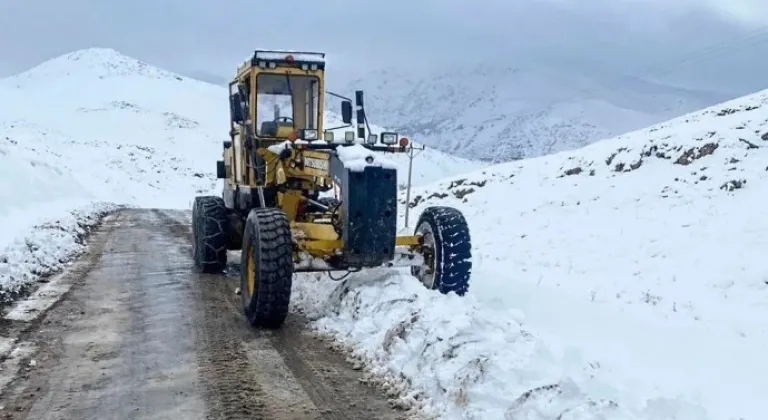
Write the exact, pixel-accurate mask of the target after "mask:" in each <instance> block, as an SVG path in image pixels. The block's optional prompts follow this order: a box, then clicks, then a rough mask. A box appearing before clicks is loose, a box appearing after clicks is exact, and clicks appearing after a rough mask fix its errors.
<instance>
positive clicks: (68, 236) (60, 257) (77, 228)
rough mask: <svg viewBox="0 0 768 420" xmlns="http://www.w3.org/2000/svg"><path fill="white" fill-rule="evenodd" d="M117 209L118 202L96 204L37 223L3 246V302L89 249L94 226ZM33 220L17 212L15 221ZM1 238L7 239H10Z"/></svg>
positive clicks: (0, 298)
mask: <svg viewBox="0 0 768 420" xmlns="http://www.w3.org/2000/svg"><path fill="white" fill-rule="evenodd" d="M117 208H118V206H116V205H114V204H109V203H93V204H90V205H87V206H84V207H82V208H79V209H76V210H74V211H71V212H69V213H67V214H66V215H65V216H64V217H58V218H53V219H50V218H49V219H48V220H46V221H45V222H43V223H39V224H35V225H34V226H33V227H32V229H31V230H30V231H29V232H28V233H27V234H26V235H24V236H21V237H16V238H13V239H11V241H10V243H5V244H4V246H3V247H2V248H0V304H2V303H7V302H9V301H11V300H13V299H14V298H15V297H16V296H18V295H19V294H20V293H23V292H24V291H25V290H26V289H27V288H28V287H30V286H31V285H33V284H35V283H36V282H38V281H40V280H41V279H42V278H44V277H46V276H49V275H51V274H54V273H56V272H58V271H61V270H62V269H63V268H65V267H66V266H67V265H68V263H70V262H71V261H72V260H73V259H75V258H76V257H77V256H79V255H80V254H81V253H82V252H83V251H84V250H85V248H86V242H85V240H86V236H87V234H88V233H89V232H90V231H91V229H92V228H93V227H95V226H96V225H97V224H98V223H99V222H100V221H101V218H102V217H103V216H104V215H106V214H107V213H109V212H110V211H112V210H115V209H117ZM29 219H30V218H29V215H26V217H25V216H23V215H14V221H18V222H26V221H28V220H29ZM33 220H34V219H33ZM0 239H6V241H7V238H0Z"/></svg>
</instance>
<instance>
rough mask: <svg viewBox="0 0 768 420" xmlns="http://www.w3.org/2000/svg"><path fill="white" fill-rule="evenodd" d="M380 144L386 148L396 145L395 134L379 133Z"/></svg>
mask: <svg viewBox="0 0 768 420" xmlns="http://www.w3.org/2000/svg"><path fill="white" fill-rule="evenodd" d="M381 142H382V143H384V144H386V145H387V146H391V145H393V144H396V143H397V133H381Z"/></svg>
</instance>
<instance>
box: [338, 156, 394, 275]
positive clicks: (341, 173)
mask: <svg viewBox="0 0 768 420" xmlns="http://www.w3.org/2000/svg"><path fill="white" fill-rule="evenodd" d="M330 169H331V171H330V172H331V177H332V178H333V180H334V182H335V183H336V184H338V185H339V186H340V187H341V192H342V194H341V199H342V209H343V211H344V215H345V217H344V226H343V235H342V239H343V240H344V260H345V262H346V263H347V264H348V265H349V266H350V267H373V266H378V265H381V264H384V263H385V262H388V261H391V260H392V259H393V258H394V253H395V237H396V235H397V170H395V169H389V168H383V167H378V166H366V167H365V168H364V169H363V170H355V171H352V170H350V169H349V168H347V167H345V166H344V163H343V162H342V161H341V160H340V159H339V158H338V157H336V156H332V157H331V168H330ZM355 169H359V168H355Z"/></svg>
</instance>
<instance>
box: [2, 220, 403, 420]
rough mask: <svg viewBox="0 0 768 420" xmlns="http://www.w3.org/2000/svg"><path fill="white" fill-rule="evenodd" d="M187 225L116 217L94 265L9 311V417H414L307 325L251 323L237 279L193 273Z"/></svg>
mask: <svg viewBox="0 0 768 420" xmlns="http://www.w3.org/2000/svg"><path fill="white" fill-rule="evenodd" d="M186 220H187V215H186V214H184V212H170V211H158V210H121V211H119V212H117V213H114V214H112V215H110V216H109V217H108V218H107V219H106V220H105V221H104V223H103V225H102V226H101V227H100V228H99V229H98V230H97V231H96V232H95V233H94V234H93V236H91V240H90V243H91V245H90V248H89V253H88V254H87V255H86V256H84V257H83V258H82V259H81V260H79V261H78V262H77V263H76V264H75V265H74V266H73V267H72V268H71V269H70V270H69V271H68V272H67V273H65V274H63V275H61V276H59V277H56V278H54V279H53V280H52V281H51V282H50V283H47V284H45V285H43V287H41V288H40V289H39V290H38V291H37V293H36V294H34V295H33V296H32V297H31V298H30V299H28V300H27V301H25V302H22V303H20V304H17V305H16V306H15V307H13V308H9V310H7V311H6V312H5V313H4V315H3V319H2V321H0V362H2V363H1V364H0V407H1V408H0V419H13V420H21V419H29V420H32V419H34V420H46V419H56V420H59V419H79V420H87V419H176V420H178V419H251V420H255V419H274V420H293V419H297V420H298V419H302V420H303V419H373V418H376V419H398V418H402V413H398V412H397V411H395V410H393V409H391V408H390V406H389V404H388V403H387V400H386V398H384V397H383V396H380V395H378V394H377V393H376V391H375V390H373V389H372V388H369V387H367V386H366V385H363V384H361V382H360V381H359V380H358V379H359V377H358V376H359V373H358V372H356V371H355V370H353V369H352V368H351V367H350V366H348V364H347V363H346V362H345V360H344V358H343V356H341V355H340V354H337V353H334V352H333V351H332V350H330V349H329V348H328V347H326V346H325V345H324V344H323V342H322V341H320V340H318V339H316V338H314V337H313V336H311V335H310V334H309V333H308V332H306V331H305V330H304V328H303V322H302V320H301V319H299V318H297V317H293V318H289V321H288V322H287V323H286V325H285V326H284V328H283V329H282V330H280V331H277V332H271V331H262V330H255V329H252V328H250V327H249V326H248V325H247V324H246V322H245V321H244V319H243V316H242V313H241V311H240V308H239V307H238V302H239V297H238V296H236V295H235V289H236V287H237V284H236V280H235V279H234V278H231V277H223V276H210V275H204V274H198V273H196V272H195V271H194V270H193V268H192V261H191V259H190V249H191V245H190V228H189V226H188V224H187V221H186ZM65 293H66V294H65ZM61 296H64V297H63V298H61V299H60V300H58V299H57V298H58V297H61ZM57 301H58V302H57ZM54 302H56V303H55V304H54Z"/></svg>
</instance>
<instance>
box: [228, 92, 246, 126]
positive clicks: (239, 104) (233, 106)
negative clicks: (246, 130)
mask: <svg viewBox="0 0 768 420" xmlns="http://www.w3.org/2000/svg"><path fill="white" fill-rule="evenodd" d="M243 105H244V104H243V101H242V100H241V99H240V93H233V94H232V95H229V109H230V113H231V115H232V121H233V122H235V123H240V124H241V123H243V122H245V120H246V115H245V114H246V112H245V108H244V106H243Z"/></svg>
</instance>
